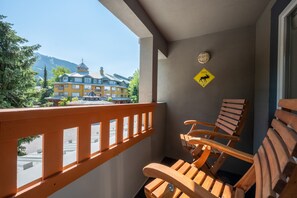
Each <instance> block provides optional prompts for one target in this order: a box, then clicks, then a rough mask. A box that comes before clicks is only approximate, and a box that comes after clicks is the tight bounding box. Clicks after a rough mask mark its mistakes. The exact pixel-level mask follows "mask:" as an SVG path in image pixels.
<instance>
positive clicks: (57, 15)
mask: <svg viewBox="0 0 297 198" xmlns="http://www.w3.org/2000/svg"><path fill="white" fill-rule="evenodd" d="M0 14H2V15H5V16H7V18H6V21H7V22H10V23H12V24H14V25H13V29H14V30H16V32H17V34H18V35H19V36H21V37H24V38H26V39H27V40H28V41H29V43H28V44H29V45H32V44H40V45H41V48H40V49H39V50H38V52H39V53H41V54H44V55H48V56H53V57H56V58H60V59H64V60H68V61H70V62H73V63H76V64H79V63H80V62H81V59H82V58H83V59H84V63H85V64H86V65H87V66H88V67H89V68H90V72H91V73H94V72H98V71H99V68H100V67H101V66H102V67H104V70H105V72H106V73H110V74H113V73H118V74H121V75H124V76H131V75H132V74H133V72H134V71H135V70H136V68H138V67H139V44H138V38H137V36H136V35H135V34H134V33H133V32H131V31H130V30H129V29H128V28H127V27H126V26H125V25H124V24H122V22H120V21H119V20H118V19H117V18H116V17H115V16H114V15H113V14H112V13H110V12H109V11H108V10H107V9H106V8H105V7H104V6H103V5H101V4H100V3H99V2H98V1H97V0H49V1H41V0H0Z"/></svg>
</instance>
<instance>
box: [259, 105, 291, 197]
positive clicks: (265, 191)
mask: <svg viewBox="0 0 297 198" xmlns="http://www.w3.org/2000/svg"><path fill="white" fill-rule="evenodd" d="M279 106H280V107H282V109H279V110H277V111H276V112H275V116H276V119H274V120H273V121H272V127H273V128H270V129H268V132H267V136H266V137H265V138H264V140H263V144H262V146H260V148H259V150H258V152H257V153H256V154H255V156H254V165H255V173H256V197H257V198H258V197H277V194H279V195H288V194H289V195H292V192H291V191H293V190H294V191H295V190H296V187H297V186H296V180H297V179H296V178H297V169H296V167H297V163H296V159H294V158H295V157H296V153H297V132H296V129H297V116H296V114H297V99H284V100H280V102H279ZM291 178H292V179H291ZM292 180H293V181H292ZM292 185H294V186H295V187H292ZM284 189H286V190H284ZM288 191H290V192H288ZM276 193H277V194H276Z"/></svg>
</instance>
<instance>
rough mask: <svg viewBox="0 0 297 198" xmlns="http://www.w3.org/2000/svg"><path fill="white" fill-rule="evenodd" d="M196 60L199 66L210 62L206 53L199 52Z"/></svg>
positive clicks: (208, 54)
mask: <svg viewBox="0 0 297 198" xmlns="http://www.w3.org/2000/svg"><path fill="white" fill-rule="evenodd" d="M197 60H198V62H199V63H201V64H205V63H207V62H208V61H209V60H210V53H209V52H206V51H204V52H200V53H199V55H198V57H197Z"/></svg>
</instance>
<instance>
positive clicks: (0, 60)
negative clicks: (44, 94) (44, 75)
mask: <svg viewBox="0 0 297 198" xmlns="http://www.w3.org/2000/svg"><path fill="white" fill-rule="evenodd" d="M4 19H5V16H2V15H0V108H20V107H31V106H33V103H34V102H35V101H36V100H37V98H38V93H37V91H36V89H35V72H33V70H32V69H31V66H32V65H33V64H34V62H35V61H36V58H35V56H34V53H33V52H34V51H35V50H37V49H38V48H39V47H40V46H39V45H33V46H26V45H25V43H26V42H27V40H26V39H24V38H21V37H19V36H18V35H17V34H16V32H15V31H14V30H13V29H12V24H10V23H7V22H5V21H4ZM35 138H36V136H30V137H26V138H21V139H19V140H18V154H19V155H24V154H25V152H24V147H23V146H22V143H25V142H27V143H29V142H31V141H33V140H34V139H35Z"/></svg>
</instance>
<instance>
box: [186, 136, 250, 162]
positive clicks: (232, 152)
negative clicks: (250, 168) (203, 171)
mask: <svg viewBox="0 0 297 198" xmlns="http://www.w3.org/2000/svg"><path fill="white" fill-rule="evenodd" d="M189 143H190V144H204V145H208V146H211V147H212V148H215V149H218V150H220V151H222V152H224V153H226V154H228V155H231V156H233V157H236V158H238V159H241V160H243V161H246V162H249V163H251V164H252V163H253V162H254V159H253V157H254V156H253V155H251V154H248V153H245V152H242V151H239V150H237V149H234V148H231V147H229V146H226V145H224V144H221V143H218V142H216V141H213V140H210V139H205V138H199V137H197V138H195V137H192V138H190V140H189Z"/></svg>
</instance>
